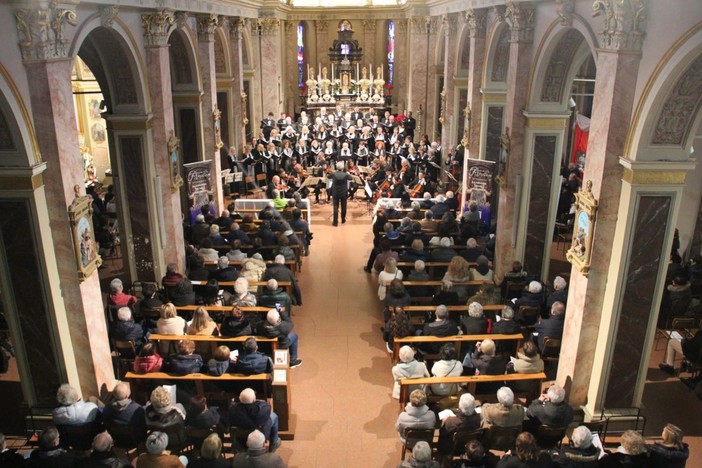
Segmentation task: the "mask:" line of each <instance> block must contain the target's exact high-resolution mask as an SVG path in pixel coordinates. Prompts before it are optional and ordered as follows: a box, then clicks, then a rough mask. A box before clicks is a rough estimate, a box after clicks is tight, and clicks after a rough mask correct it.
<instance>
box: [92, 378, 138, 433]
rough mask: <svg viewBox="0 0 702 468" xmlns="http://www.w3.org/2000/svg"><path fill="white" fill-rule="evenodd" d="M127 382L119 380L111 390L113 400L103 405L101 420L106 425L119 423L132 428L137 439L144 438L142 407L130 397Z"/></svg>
mask: <svg viewBox="0 0 702 468" xmlns="http://www.w3.org/2000/svg"><path fill="white" fill-rule="evenodd" d="M130 396H131V391H130V388H129V384H127V383H125V382H119V383H118V384H117V385H115V388H114V389H113V390H112V397H113V401H112V403H110V404H109V405H106V406H105V409H104V410H103V413H102V421H103V422H104V423H105V426H106V427H108V429H109V425H111V424H121V425H124V426H129V427H131V428H132V432H133V434H134V436H135V438H136V440H138V441H143V440H145V439H146V420H145V414H144V408H143V407H142V406H141V405H140V404H138V403H137V402H135V401H133V400H132V399H131V398H129V397H130Z"/></svg>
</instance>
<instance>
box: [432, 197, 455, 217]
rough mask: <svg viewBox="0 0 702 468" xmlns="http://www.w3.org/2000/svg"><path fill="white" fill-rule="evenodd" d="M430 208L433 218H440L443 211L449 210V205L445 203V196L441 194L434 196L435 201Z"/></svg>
mask: <svg viewBox="0 0 702 468" xmlns="http://www.w3.org/2000/svg"><path fill="white" fill-rule="evenodd" d="M430 209H431V214H432V215H434V219H441V217H442V216H443V215H444V213H446V212H448V211H449V210H450V208H449V206H448V205H447V204H446V197H445V196H443V195H439V196H437V197H436V203H435V204H434V206H432V207H431V208H430Z"/></svg>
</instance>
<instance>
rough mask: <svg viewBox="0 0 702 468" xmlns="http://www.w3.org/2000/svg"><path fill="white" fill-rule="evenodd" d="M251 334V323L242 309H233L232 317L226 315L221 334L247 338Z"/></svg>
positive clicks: (235, 307) (236, 307)
mask: <svg viewBox="0 0 702 468" xmlns="http://www.w3.org/2000/svg"><path fill="white" fill-rule="evenodd" d="M247 289H248V288H247ZM247 294H248V291H247ZM254 313H255V312H254ZM251 333H252V331H251V323H250V322H249V321H248V319H247V318H246V317H244V314H243V312H242V311H241V308H239V307H238V306H234V307H232V311H231V313H230V315H226V316H225V317H224V318H223V319H222V326H221V328H220V334H221V335H222V336H246V335H250V334H251Z"/></svg>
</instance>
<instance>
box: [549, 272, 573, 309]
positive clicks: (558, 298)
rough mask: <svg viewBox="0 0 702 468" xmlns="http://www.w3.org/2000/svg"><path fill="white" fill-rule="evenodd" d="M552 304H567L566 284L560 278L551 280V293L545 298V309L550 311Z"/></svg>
mask: <svg viewBox="0 0 702 468" xmlns="http://www.w3.org/2000/svg"><path fill="white" fill-rule="evenodd" d="M554 302H562V303H563V305H567V304H568V283H567V282H566V280H564V279H563V278H562V277H560V276H556V277H555V278H554V279H553V292H552V293H551V294H549V295H548V297H547V298H546V308H547V309H550V308H551V306H552V305H553V303H554Z"/></svg>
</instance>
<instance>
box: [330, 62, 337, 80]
mask: <svg viewBox="0 0 702 468" xmlns="http://www.w3.org/2000/svg"><path fill="white" fill-rule="evenodd" d="M331 72H332V74H331V79H332V80H333V79H334V77H335V76H336V75H335V74H334V64H333V63H332V64H331Z"/></svg>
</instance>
